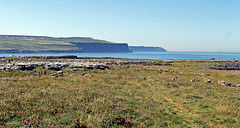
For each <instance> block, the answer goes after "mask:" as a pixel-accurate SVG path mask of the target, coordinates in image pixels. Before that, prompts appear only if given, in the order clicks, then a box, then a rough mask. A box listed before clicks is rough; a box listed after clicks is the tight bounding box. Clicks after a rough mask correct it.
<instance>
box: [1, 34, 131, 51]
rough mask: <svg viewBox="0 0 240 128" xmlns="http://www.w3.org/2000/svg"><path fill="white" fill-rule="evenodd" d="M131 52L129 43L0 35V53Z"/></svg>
mask: <svg viewBox="0 0 240 128" xmlns="http://www.w3.org/2000/svg"><path fill="white" fill-rule="evenodd" d="M62 52H64V53H80V52H118V53H119V52H129V49H128V44H127V43H112V42H109V41H105V40H97V39H93V38H90V37H67V38H65V37H59V38H56V37H47V36H25V35H0V53H62Z"/></svg>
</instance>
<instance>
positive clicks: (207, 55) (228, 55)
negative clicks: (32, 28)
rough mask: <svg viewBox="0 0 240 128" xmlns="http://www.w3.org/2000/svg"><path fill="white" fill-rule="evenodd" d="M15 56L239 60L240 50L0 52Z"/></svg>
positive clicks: (5, 55) (7, 55)
mask: <svg viewBox="0 0 240 128" xmlns="http://www.w3.org/2000/svg"><path fill="white" fill-rule="evenodd" d="M9 55H17V56H21V57H23V56H61V55H77V56H78V57H115V58H130V59H211V58H215V59H217V60H234V59H235V60H240V52H134V53H58V54H56V53H53V54H44V53H41V54H36V53H35V54H0V57H3V56H4V57H9Z"/></svg>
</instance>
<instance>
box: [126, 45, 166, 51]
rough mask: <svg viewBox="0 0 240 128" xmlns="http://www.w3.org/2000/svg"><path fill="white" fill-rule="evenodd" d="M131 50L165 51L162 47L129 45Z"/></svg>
mask: <svg viewBox="0 0 240 128" xmlns="http://www.w3.org/2000/svg"><path fill="white" fill-rule="evenodd" d="M129 49H130V50H131V51H132V52H167V50H166V49H164V48H162V47H145V46H129Z"/></svg>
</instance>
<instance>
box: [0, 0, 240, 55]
mask: <svg viewBox="0 0 240 128" xmlns="http://www.w3.org/2000/svg"><path fill="white" fill-rule="evenodd" d="M0 34H1V35H35V36H54V37H92V38H94V39H102V40H107V41H111V42H119V43H128V45H130V46H159V47H163V48H165V49H167V50H168V51H208V52H240V0H0Z"/></svg>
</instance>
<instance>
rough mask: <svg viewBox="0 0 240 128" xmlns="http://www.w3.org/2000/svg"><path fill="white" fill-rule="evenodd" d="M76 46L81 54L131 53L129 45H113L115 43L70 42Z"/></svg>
mask: <svg viewBox="0 0 240 128" xmlns="http://www.w3.org/2000/svg"><path fill="white" fill-rule="evenodd" d="M70 43H71V44H75V45H76V46H77V47H78V48H79V50H80V51H81V52H111V53H120V52H129V49H128V44H127V43H122V44H113V43H81V42H79V43H78V42H70Z"/></svg>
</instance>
